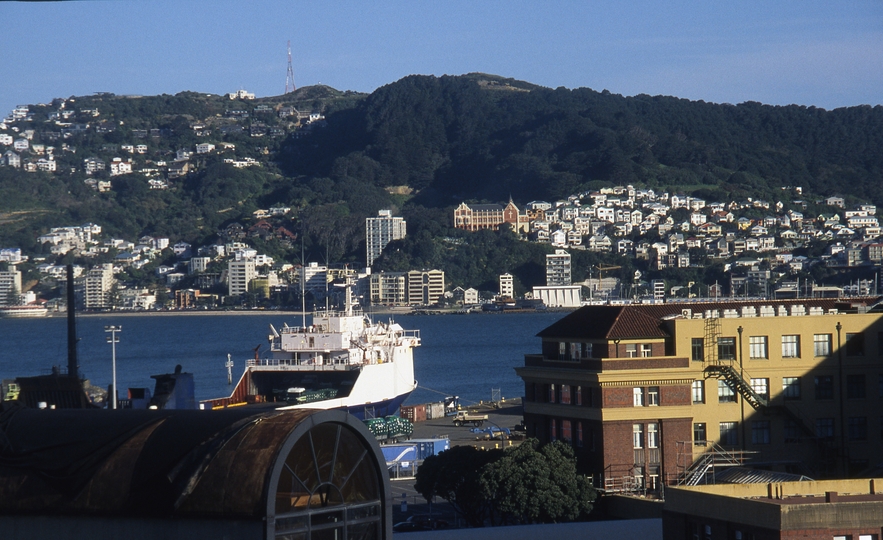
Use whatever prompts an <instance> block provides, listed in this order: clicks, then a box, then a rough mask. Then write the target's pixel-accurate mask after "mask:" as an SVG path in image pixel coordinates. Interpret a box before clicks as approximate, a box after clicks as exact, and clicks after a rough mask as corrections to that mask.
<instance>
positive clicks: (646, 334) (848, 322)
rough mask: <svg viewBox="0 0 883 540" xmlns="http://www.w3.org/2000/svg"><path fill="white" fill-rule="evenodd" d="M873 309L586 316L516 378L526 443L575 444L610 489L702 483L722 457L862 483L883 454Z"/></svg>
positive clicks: (558, 334) (866, 302)
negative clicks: (530, 440) (862, 476)
mask: <svg viewBox="0 0 883 540" xmlns="http://www.w3.org/2000/svg"><path fill="white" fill-rule="evenodd" d="M877 300H878V299H877V298H865V299H852V300H850V301H849V302H843V301H840V300H836V299H808V298H807V299H798V300H780V301H771V300H765V301H746V302H710V303H695V304H693V303H691V304H686V303H667V304H630V305H619V306H617V305H600V306H594V305H593V306H585V307H583V308H581V309H579V310H577V311H575V312H573V313H571V314H570V315H568V316H566V317H564V318H563V319H561V320H560V321H558V322H556V323H555V324H553V325H551V326H549V327H548V328H546V329H544V330H542V331H541V332H540V333H539V334H538V337H539V338H540V340H541V347H542V349H541V351H542V352H541V353H539V354H526V355H525V360H524V366H523V367H520V368H517V369H516V372H517V374H518V375H519V376H520V377H521V379H522V380H523V381H524V385H525V394H524V395H525V401H524V421H525V426H526V428H527V434H528V436H530V437H537V438H538V439H540V440H541V441H544V442H545V441H550V440H564V441H567V442H569V443H570V444H572V445H573V446H574V448H575V451H576V454H577V456H578V459H579V460H580V466H581V467H582V468H583V470H584V471H585V472H587V473H589V474H592V475H593V476H594V477H595V478H596V482H597V484H598V485H599V486H600V487H603V488H607V489H656V488H659V487H660V486H661V485H662V483H663V482H667V483H678V482H685V481H688V480H689V481H697V482H698V481H704V480H707V476H706V475H707V474H713V473H714V470H715V467H716V464H719V463H720V461H718V460H717V458H718V457H721V456H723V457H724V458H726V459H728V460H730V461H731V462H732V463H740V464H746V465H748V466H752V467H756V468H767V469H771V470H776V471H783V472H789V473H798V474H803V475H806V476H808V477H811V478H817V479H818V478H829V477H853V476H856V475H860V474H863V473H864V472H865V471H869V470H871V469H873V468H874V466H878V467H879V465H880V460H879V456H880V455H883V437H881V434H880V433H881V432H880V426H881V422H883V416H881V415H880V413H879V411H877V410H876V409H875V408H876V407H877V404H878V401H879V400H880V399H881V398H883V383H881V381H883V369H881V367H880V358H883V319H881V315H880V311H879V307H877V306H876V302H877ZM878 387H879V388H878ZM732 463H731V464H732Z"/></svg>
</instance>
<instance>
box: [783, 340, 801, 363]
mask: <svg viewBox="0 0 883 540" xmlns="http://www.w3.org/2000/svg"><path fill="white" fill-rule="evenodd" d="M782 358H800V336H795V335H790V336H782Z"/></svg>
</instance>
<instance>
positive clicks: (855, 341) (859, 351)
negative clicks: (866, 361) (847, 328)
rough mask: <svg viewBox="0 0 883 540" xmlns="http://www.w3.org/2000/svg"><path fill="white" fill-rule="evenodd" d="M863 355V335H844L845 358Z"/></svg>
mask: <svg viewBox="0 0 883 540" xmlns="http://www.w3.org/2000/svg"><path fill="white" fill-rule="evenodd" d="M864 355H865V335H864V334H846V356H864Z"/></svg>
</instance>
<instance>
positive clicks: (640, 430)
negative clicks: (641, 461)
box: [632, 424, 644, 448]
mask: <svg viewBox="0 0 883 540" xmlns="http://www.w3.org/2000/svg"><path fill="white" fill-rule="evenodd" d="M632 444H633V447H634V448H644V424H632Z"/></svg>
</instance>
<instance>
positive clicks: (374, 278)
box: [369, 272, 408, 306]
mask: <svg viewBox="0 0 883 540" xmlns="http://www.w3.org/2000/svg"><path fill="white" fill-rule="evenodd" d="M369 280H370V281H369V283H370V284H369V289H370V295H371V296H370V297H371V303H372V304H374V305H384V306H404V305H407V300H408V297H407V290H408V289H407V287H406V278H405V273H404V272H378V273H376V274H371V276H370V278H369Z"/></svg>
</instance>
